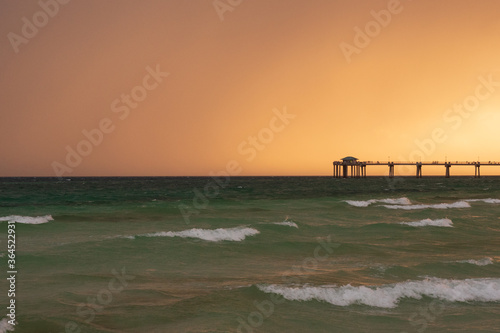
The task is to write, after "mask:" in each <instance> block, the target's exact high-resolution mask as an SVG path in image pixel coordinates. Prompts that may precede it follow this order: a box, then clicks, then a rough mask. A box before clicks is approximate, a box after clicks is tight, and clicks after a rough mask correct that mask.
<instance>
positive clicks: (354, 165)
mask: <svg viewBox="0 0 500 333" xmlns="http://www.w3.org/2000/svg"><path fill="white" fill-rule="evenodd" d="M368 165H387V166H388V167H389V177H394V167H395V166H397V165H414V166H415V170H416V173H415V174H416V177H417V178H421V177H422V166H424V165H434V166H436V165H442V166H444V167H445V177H446V178H449V177H450V168H451V167H452V166H461V165H467V166H474V177H476V178H479V177H481V172H480V171H481V170H480V168H481V166H500V162H496V161H455V162H449V161H445V162H440V161H430V162H407V161H358V160H357V159H355V158H349V159H343V160H340V161H335V162H333V176H334V177H335V178H348V177H349V169H350V177H352V178H360V177H362V178H364V177H366V166H368Z"/></svg>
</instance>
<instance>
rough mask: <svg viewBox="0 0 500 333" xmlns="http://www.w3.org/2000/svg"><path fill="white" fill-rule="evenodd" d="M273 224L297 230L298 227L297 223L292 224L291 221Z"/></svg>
mask: <svg viewBox="0 0 500 333" xmlns="http://www.w3.org/2000/svg"><path fill="white" fill-rule="evenodd" d="M273 224H276V225H286V226H289V227H292V228H297V229H298V228H299V226H298V225H297V223H295V222H292V221H283V222H274V223H273Z"/></svg>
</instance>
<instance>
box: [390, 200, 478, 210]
mask: <svg viewBox="0 0 500 333" xmlns="http://www.w3.org/2000/svg"><path fill="white" fill-rule="evenodd" d="M383 206H384V207H385V208H389V209H405V210H411V209H426V208H433V209H448V208H469V207H470V204H469V203H468V202H466V201H463V200H462V201H457V202H453V203H439V204H430V205H423V204H419V205H404V206H403V205H383Z"/></svg>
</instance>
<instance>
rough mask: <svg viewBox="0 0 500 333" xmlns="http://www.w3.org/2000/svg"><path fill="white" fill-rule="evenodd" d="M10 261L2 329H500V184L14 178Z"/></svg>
mask: <svg viewBox="0 0 500 333" xmlns="http://www.w3.org/2000/svg"><path fill="white" fill-rule="evenodd" d="M9 221H16V222H15V224H14V225H15V236H16V252H15V254H16V257H15V269H16V271H17V274H16V284H15V297H14V299H15V305H16V309H15V314H16V317H15V321H16V325H15V326H12V325H10V324H8V320H9V318H8V317H7V316H6V315H7V313H8V311H9V310H8V309H7V306H8V305H9V304H10V303H9V302H10V300H11V299H12V297H9V296H8V289H9V287H10V284H9V281H8V280H7V279H6V278H7V277H8V276H9V275H8V273H7V271H8V270H9V269H8V267H7V260H8V259H9V258H8V256H9V252H8V250H7V244H8V243H7V236H8V234H7V233H8V225H9ZM0 260H1V261H0V262H1V263H2V265H1V270H0V272H1V275H2V276H3V278H2V279H1V282H0V307H1V309H3V310H0V320H1V321H0V332H10V331H13V332H16V333H21V332H56V333H60V332H244V333H247V332H500V178H499V177H483V178H479V179H475V178H471V177H452V178H449V179H446V178H442V177H424V178H421V179H416V178H410V177H408V178H406V177H401V178H394V179H389V178H386V177H369V178H366V179H334V178H331V177H233V178H224V177H222V178H216V179H214V178H208V177H206V178H204V177H179V178H168V177H155V178H67V179H57V178H2V179H0Z"/></svg>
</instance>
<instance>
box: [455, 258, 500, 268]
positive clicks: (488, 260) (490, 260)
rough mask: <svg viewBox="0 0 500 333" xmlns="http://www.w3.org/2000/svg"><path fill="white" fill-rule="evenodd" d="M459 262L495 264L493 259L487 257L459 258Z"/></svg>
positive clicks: (481, 264)
mask: <svg viewBox="0 0 500 333" xmlns="http://www.w3.org/2000/svg"><path fill="white" fill-rule="evenodd" d="M457 262H459V263H462V264H472V265H476V266H486V265H491V264H493V259H491V258H489V257H486V258H483V259H478V260H476V259H469V260H459V261H457Z"/></svg>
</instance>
